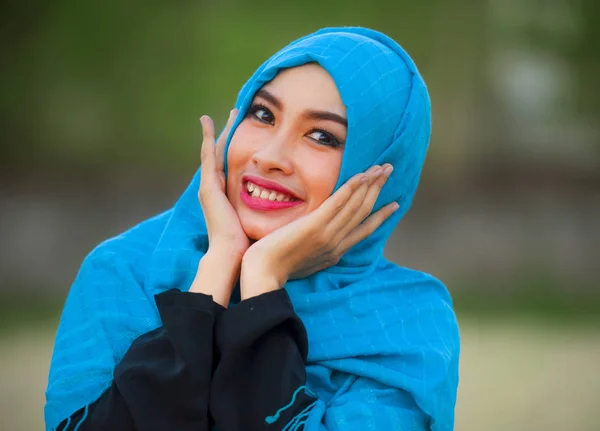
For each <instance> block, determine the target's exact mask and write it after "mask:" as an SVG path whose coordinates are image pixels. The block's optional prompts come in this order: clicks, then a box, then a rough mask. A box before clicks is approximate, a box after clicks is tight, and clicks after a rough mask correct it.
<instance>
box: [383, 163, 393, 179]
mask: <svg viewBox="0 0 600 431" xmlns="http://www.w3.org/2000/svg"><path fill="white" fill-rule="evenodd" d="M393 170H394V167H393V166H392V165H389V166H388V167H386V168H385V170H384V171H383V172H384V174H385V175H386V176H387V177H389V176H390V174H391V173H392V171H393Z"/></svg>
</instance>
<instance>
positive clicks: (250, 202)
mask: <svg viewBox="0 0 600 431" xmlns="http://www.w3.org/2000/svg"><path fill="white" fill-rule="evenodd" d="M241 197H242V201H243V202H244V203H245V204H246V205H247V206H248V207H249V208H251V209H253V210H258V211H275V210H283V209H287V208H292V207H295V206H298V205H300V204H301V203H302V202H303V201H288V202H278V201H270V200H268V199H261V198H255V197H254V196H252V195H251V194H249V193H248V190H246V187H242V193H241Z"/></svg>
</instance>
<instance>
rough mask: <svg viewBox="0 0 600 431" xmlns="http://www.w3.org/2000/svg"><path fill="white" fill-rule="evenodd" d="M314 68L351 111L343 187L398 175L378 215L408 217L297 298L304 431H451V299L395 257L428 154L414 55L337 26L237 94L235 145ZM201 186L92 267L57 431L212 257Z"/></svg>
mask: <svg viewBox="0 0 600 431" xmlns="http://www.w3.org/2000/svg"><path fill="white" fill-rule="evenodd" d="M309 62H316V63H318V64H320V65H321V66H322V67H323V68H324V69H326V70H327V71H328V72H329V73H330V75H331V76H332V77H333V79H334V81H335V82H336V85H337V87H338V89H339V92H340V94H341V97H342V100H343V102H344V104H345V106H346V108H347V117H348V136H347V141H346V145H345V147H344V156H343V161H342V169H341V174H340V178H339V180H338V185H337V187H339V186H340V185H341V184H343V183H344V182H345V181H346V180H348V179H349V178H350V177H351V176H352V175H354V174H356V173H358V172H362V171H365V170H366V169H367V168H368V167H370V166H372V165H373V164H383V163H392V164H393V165H394V168H395V169H394V172H393V173H392V175H391V177H390V178H389V180H388V182H387V184H386V185H385V186H384V188H383V190H382V192H381V194H380V197H379V199H378V201H377V204H376V207H375V210H377V209H378V208H380V207H381V206H383V205H385V204H387V203H389V202H392V201H397V202H398V203H399V204H400V209H399V210H398V211H396V213H395V214H394V215H393V216H392V217H391V218H390V219H389V220H388V221H386V222H385V223H384V224H383V225H382V226H381V227H380V228H379V229H378V230H377V231H376V232H375V233H374V234H373V235H371V236H370V237H369V238H367V239H366V240H364V241H362V242H361V243H359V244H357V245H356V246H354V247H353V248H352V249H351V250H350V251H349V252H348V253H347V254H346V255H345V256H344V257H343V258H342V259H341V261H340V262H339V263H338V265H336V266H334V267H331V268H329V269H326V270H324V271H321V272H319V273H316V274H314V275H312V276H310V277H308V278H305V279H301V280H293V281H290V282H288V283H287V284H286V286H285V288H286V290H287V291H288V293H289V294H290V297H291V298H292V302H293V304H294V307H295V310H296V312H297V313H298V315H299V316H300V318H301V319H302V321H303V322H304V324H305V326H306V329H307V332H308V338H309V357H308V360H309V364H308V366H307V376H308V377H307V384H306V385H307V387H308V388H310V389H311V390H312V391H313V392H314V393H316V394H317V397H318V399H317V402H316V404H315V405H314V406H313V407H312V409H311V410H310V412H307V414H306V415H305V417H303V418H302V421H301V423H304V424H305V430H306V431H313V430H344V431H348V430H354V429H356V430H365V429H373V430H428V429H431V430H435V431H442V430H451V429H453V423H454V406H455V401H456V391H457V385H458V357H459V348H460V343H459V334H458V326H457V322H456V318H455V315H454V312H453V310H452V302H451V299H450V296H449V294H448V292H447V290H446V288H445V287H444V285H443V284H442V283H441V282H440V281H438V280H437V279H435V278H434V277H432V276H430V275H428V274H425V273H422V272H418V271H414V270H410V269H406V268H401V267H398V266H397V265H395V264H393V263H391V262H389V261H387V260H386V259H385V258H384V257H383V249H384V246H385V242H386V241H387V239H388V238H389V237H390V235H391V233H392V231H393V229H394V227H395V226H396V225H397V223H398V222H399V221H400V219H401V218H402V216H403V215H404V214H405V213H406V211H407V210H408V209H409V207H410V204H411V201H412V198H413V196H414V194H415V191H416V188H417V184H418V182H419V177H420V173H421V168H422V166H423V163H424V159H425V155H426V152H427V147H428V144H429V137H430V130H431V108H430V102H429V96H428V93H427V88H426V86H425V83H424V81H423V79H422V77H421V75H420V74H419V72H418V70H417V68H416V66H415V64H414V62H413V61H412V60H411V58H410V57H409V56H408V54H407V53H406V52H405V51H404V50H403V49H402V48H401V47H400V46H399V45H398V44H397V43H396V42H394V41H393V40H392V39H390V38H388V37H387V36H385V35H383V34H381V33H379V32H376V31H374V30H369V29H365V28H357V27H343V28H326V29H322V30H319V31H317V32H316V33H313V34H311V35H308V36H306V37H303V38H301V39H299V40H297V41H295V42H293V43H291V44H290V45H288V46H287V47H285V48H284V49H282V50H281V51H279V52H278V53H276V54H275V55H274V56H273V57H271V58H270V59H269V60H267V61H266V62H265V63H264V64H263V65H261V66H260V67H259V68H258V70H257V71H256V72H255V73H254V75H253V76H252V77H251V78H250V79H249V80H248V82H247V83H246V84H245V85H244V87H243V88H242V89H241V91H240V93H239V96H238V99H237V102H236V107H237V108H238V109H239V110H240V114H239V115H238V119H237V121H236V123H235V124H234V126H233V128H232V131H231V134H233V133H234V132H235V128H236V127H237V125H238V124H239V122H240V121H241V119H242V118H243V117H244V114H245V112H246V110H247V109H248V107H249V105H250V103H251V101H252V98H253V96H254V94H255V92H256V91H257V90H258V89H259V88H260V87H262V86H263V85H264V84H265V83H267V82H269V81H270V80H272V79H273V78H274V77H275V76H276V74H277V73H278V71H280V70H281V69H284V68H290V67H294V66H299V65H302V64H306V63H309ZM231 134H230V136H229V137H228V145H229V141H230V139H231ZM200 181H201V178H200V172H197V173H196V175H195V176H194V178H193V179H192V181H191V183H190V185H189V186H188V188H187V189H186V190H185V192H184V193H183V195H182V196H181V197H180V199H179V200H178V201H177V203H176V204H175V206H174V207H173V208H171V209H170V210H168V211H167V212H165V213H163V214H160V215H158V216H156V217H154V218H152V219H149V220H146V221H144V222H142V223H141V224H139V225H138V226H136V227H134V228H132V229H130V230H129V231H127V232H125V233H123V234H122V235H119V236H117V237H115V238H113V239H110V240H108V241H105V242H104V243H102V244H101V245H99V246H98V247H97V248H96V249H95V250H94V251H93V252H92V253H90V255H89V256H88V257H87V258H86V259H85V261H84V263H83V264H82V266H81V269H80V272H79V274H78V276H77V278H76V280H75V282H74V284H73V286H72V288H71V291H70V293H69V296H68V298H67V302H66V304H65V309H64V312H63V315H62V318H61V321H60V325H59V329H58V334H57V338H56V344H55V348H54V354H53V357H52V363H51V368H50V377H49V384H48V389H47V392H46V398H47V403H46V407H45V418H46V427H47V429H53V428H54V427H56V426H57V425H58V423H59V422H60V421H62V420H63V419H64V418H66V417H67V416H69V415H70V414H72V413H73V412H74V411H76V410H78V409H80V408H82V407H83V406H85V405H88V404H89V403H91V402H93V401H95V400H96V399H97V398H98V397H99V396H100V395H101V393H102V392H103V391H104V390H105V389H106V388H107V387H108V386H109V385H110V384H111V382H112V372H113V368H114V367H115V365H116V364H117V363H118V362H119V360H120V359H121V358H122V357H123V355H124V354H125V352H126V350H127V349H128V347H129V346H130V344H131V343H132V341H133V340H134V339H135V338H136V337H138V336H139V335H141V334H142V333H144V332H147V331H150V330H152V329H154V328H156V327H157V326H159V325H160V324H161V322H160V318H159V316H158V313H157V310H156V306H155V304H154V298H153V296H154V295H155V294H157V293H160V292H163V291H165V290H167V289H170V288H173V287H177V288H179V289H181V290H187V289H189V286H190V285H191V283H192V280H193V278H194V275H195V273H196V269H197V266H198V262H199V260H200V258H201V257H202V256H203V254H204V253H205V252H206V250H207V248H208V237H207V232H206V225H205V222H204V218H203V215H202V210H201V208H200V205H199V203H198V199H197V190H198V186H199V182H200ZM337 187H336V188H337ZM217 270H218V269H217ZM298 423H300V422H298Z"/></svg>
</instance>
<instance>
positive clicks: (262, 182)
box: [242, 175, 303, 200]
mask: <svg viewBox="0 0 600 431" xmlns="http://www.w3.org/2000/svg"><path fill="white" fill-rule="evenodd" d="M242 181H243V182H247V181H250V182H251V183H252V184H256V185H257V186H258V187H261V188H264V189H269V190H273V191H276V192H279V193H285V194H286V195H290V196H292V197H294V198H296V199H300V200H303V199H302V198H300V197H299V196H298V195H297V194H296V193H294V192H293V191H291V190H290V189H288V188H286V187H284V186H282V185H281V184H279V183H276V182H275V181H271V180H266V179H264V178H260V177H255V176H253V175H244V176H243V177H242Z"/></svg>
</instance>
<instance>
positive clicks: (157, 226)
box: [80, 210, 172, 277]
mask: <svg viewBox="0 0 600 431" xmlns="http://www.w3.org/2000/svg"><path fill="white" fill-rule="evenodd" d="M171 213H172V210H168V211H165V212H163V213H160V214H158V215H156V216H154V217H151V218H149V219H146V220H144V221H142V222H140V223H138V224H137V225H135V226H133V227H131V228H129V229H128V230H126V231H124V232H122V233H120V234H119V235H116V236H114V237H112V238H109V239H106V240H104V241H102V242H101V243H100V244H98V245H97V246H96V247H94V249H92V251H91V252H90V253H89V254H88V255H87V256H86V257H85V259H84V260H83V263H82V265H81V267H80V273H81V272H82V271H83V272H90V271H91V272H95V271H98V270H105V269H107V268H112V269H115V270H118V269H119V268H124V267H127V268H128V269H129V270H130V271H131V272H133V273H135V275H136V276H139V277H141V276H142V274H143V273H144V272H145V266H146V263H147V261H148V260H149V258H150V256H151V255H152V252H153V251H154V249H155V248H156V245H157V243H158V241H159V240H160V237H161V235H162V232H163V231H164V228H165V226H166V224H167V222H168V220H169V218H170V217H171Z"/></svg>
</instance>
